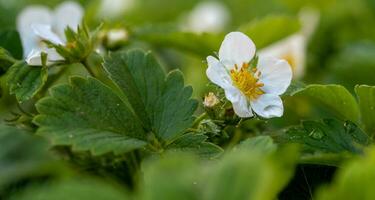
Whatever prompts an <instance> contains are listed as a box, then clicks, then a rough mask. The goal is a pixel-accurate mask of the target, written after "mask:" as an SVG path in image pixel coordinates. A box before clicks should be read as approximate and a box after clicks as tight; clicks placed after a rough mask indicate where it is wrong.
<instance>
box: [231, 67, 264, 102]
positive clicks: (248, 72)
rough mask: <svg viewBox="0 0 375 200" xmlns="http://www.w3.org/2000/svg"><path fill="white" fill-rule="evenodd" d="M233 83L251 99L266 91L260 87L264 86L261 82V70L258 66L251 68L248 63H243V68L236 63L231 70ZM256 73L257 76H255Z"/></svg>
mask: <svg viewBox="0 0 375 200" xmlns="http://www.w3.org/2000/svg"><path fill="white" fill-rule="evenodd" d="M230 75H231V77H232V80H233V84H234V85H235V86H236V87H237V88H238V89H239V90H240V91H241V92H242V93H243V94H244V95H245V96H246V97H247V98H249V99H250V100H255V99H257V98H258V97H259V96H260V95H262V94H264V92H263V91H262V90H261V89H260V88H261V87H263V86H264V84H263V83H260V82H259V78H258V77H259V76H260V75H261V74H260V71H258V70H257V68H253V69H249V64H248V63H243V64H242V67H241V69H238V66H237V65H235V66H234V69H232V70H231V71H230ZM255 75H256V76H255Z"/></svg>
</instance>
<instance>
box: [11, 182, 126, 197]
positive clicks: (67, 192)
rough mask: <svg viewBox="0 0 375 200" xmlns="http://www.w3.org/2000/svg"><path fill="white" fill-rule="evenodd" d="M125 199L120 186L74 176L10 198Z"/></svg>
mask: <svg viewBox="0 0 375 200" xmlns="http://www.w3.org/2000/svg"><path fill="white" fill-rule="evenodd" d="M47 199H53V200H66V199H69V200H92V199H95V200H126V199H130V197H129V196H128V195H127V194H126V193H124V191H121V188H119V187H116V186H114V185H111V184H108V183H106V182H103V181H99V180H95V179H91V178H75V179H66V180H60V181H52V182H47V183H45V184H39V185H33V186H31V187H29V188H27V189H26V190H25V191H22V192H21V193H19V194H16V195H14V196H13V197H12V198H11V200H47Z"/></svg>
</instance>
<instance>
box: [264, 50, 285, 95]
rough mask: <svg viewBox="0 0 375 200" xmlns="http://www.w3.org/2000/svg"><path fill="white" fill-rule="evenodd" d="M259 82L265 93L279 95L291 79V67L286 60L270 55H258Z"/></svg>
mask: <svg viewBox="0 0 375 200" xmlns="http://www.w3.org/2000/svg"><path fill="white" fill-rule="evenodd" d="M257 68H258V70H259V71H260V72H261V75H260V77H259V82H261V83H263V84H264V86H263V87H262V88H261V89H262V90H263V91H264V92H265V93H269V94H275V95H280V94H282V93H284V92H285V91H286V89H287V88H288V86H289V85H290V82H291V80H292V69H291V67H290V65H289V64H288V62H286V61H285V60H280V59H277V58H271V57H259V60H258V67H257Z"/></svg>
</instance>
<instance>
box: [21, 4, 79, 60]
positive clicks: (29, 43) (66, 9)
mask: <svg viewBox="0 0 375 200" xmlns="http://www.w3.org/2000/svg"><path fill="white" fill-rule="evenodd" d="M82 17H83V8H82V7H81V6H80V5H79V4H78V3H75V2H73V1H67V2H63V3H61V4H60V5H59V6H58V7H57V8H56V9H55V10H54V11H51V10H50V9H49V8H47V7H45V6H40V5H33V6H29V7H26V8H25V9H24V10H22V11H21V13H20V14H19V15H18V17H17V29H18V32H19V33H20V36H21V41H22V46H23V51H24V57H25V60H26V62H27V63H28V64H29V65H36V66H39V65H42V61H41V53H42V52H44V53H46V54H48V57H47V64H51V63H53V62H55V61H58V60H63V58H62V57H61V56H60V55H59V54H58V53H57V52H56V50H55V49H52V48H48V47H47V46H46V45H45V44H44V43H43V42H42V40H49V41H51V42H52V43H55V44H65V42H66V38H65V35H64V30H65V28H66V27H70V28H71V29H73V30H75V31H76V30H77V27H78V25H79V24H80V22H81V20H82Z"/></svg>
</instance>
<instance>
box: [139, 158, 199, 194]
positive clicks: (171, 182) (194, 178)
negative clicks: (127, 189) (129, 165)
mask: <svg viewBox="0 0 375 200" xmlns="http://www.w3.org/2000/svg"><path fill="white" fill-rule="evenodd" d="M143 173H144V176H143V177H144V181H143V182H140V187H139V188H140V193H139V196H140V198H139V199H142V200H164V199H171V200H174V199H176V200H177V199H181V200H193V199H196V200H198V199H199V193H198V191H197V187H199V186H200V185H198V180H199V179H198V178H199V175H198V174H199V173H200V171H199V166H198V165H197V161H196V159H195V158H194V157H193V156H191V155H190V154H186V153H185V154H182V153H179V154H167V155H166V156H164V157H162V158H161V159H158V160H155V161H153V162H145V163H144V165H143ZM203 186H204V185H203Z"/></svg>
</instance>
